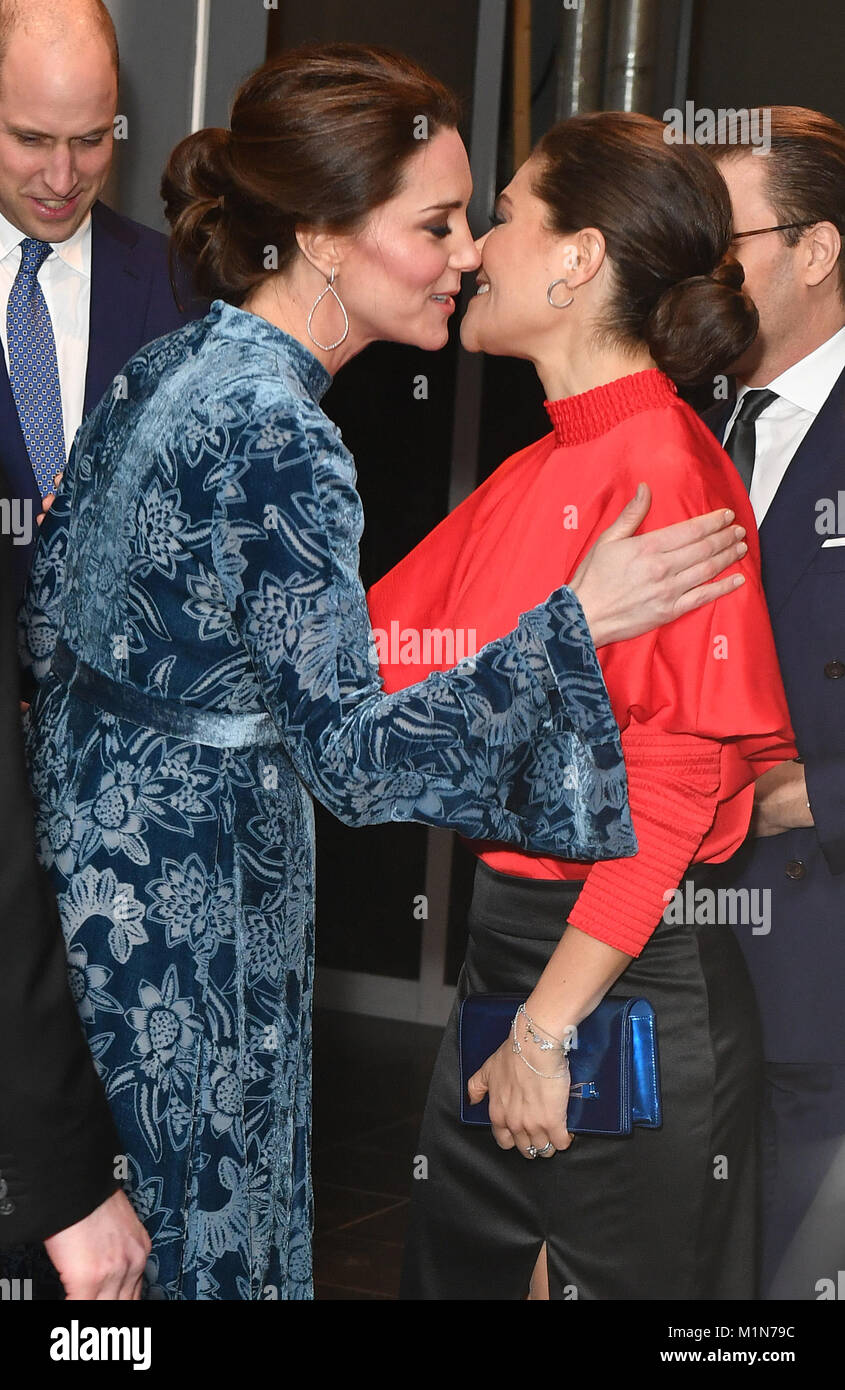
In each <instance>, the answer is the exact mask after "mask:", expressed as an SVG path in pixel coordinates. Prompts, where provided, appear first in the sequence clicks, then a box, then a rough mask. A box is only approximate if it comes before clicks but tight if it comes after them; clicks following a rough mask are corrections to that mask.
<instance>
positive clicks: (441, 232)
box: [426, 227, 452, 240]
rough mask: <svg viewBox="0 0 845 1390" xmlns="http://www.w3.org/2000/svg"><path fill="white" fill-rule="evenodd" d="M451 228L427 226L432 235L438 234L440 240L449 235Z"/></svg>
mask: <svg viewBox="0 0 845 1390" xmlns="http://www.w3.org/2000/svg"><path fill="white" fill-rule="evenodd" d="M451 230H452V228H451V227H426V231H427V232H431V234H432V236H436V237H438V238H439V239H440V240H442V239H443V237H446V236H448V235H449V233H450V232H451Z"/></svg>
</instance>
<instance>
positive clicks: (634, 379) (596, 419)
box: [544, 367, 678, 448]
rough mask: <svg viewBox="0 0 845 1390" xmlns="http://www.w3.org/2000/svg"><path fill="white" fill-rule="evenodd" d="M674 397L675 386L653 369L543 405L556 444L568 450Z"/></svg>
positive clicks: (657, 408) (661, 373)
mask: <svg viewBox="0 0 845 1390" xmlns="http://www.w3.org/2000/svg"><path fill="white" fill-rule="evenodd" d="M677 394H678V391H677V387H676V386H675V383H674V382H673V381H670V380H669V378H668V376H666V375H665V374H664V373H663V372H661V371H658V370H657V368H656V367H650V368H649V369H648V371H645V372H633V373H632V374H631V375H630V376H620V377H618V378H617V380H616V381H609V382H608V383H607V385H606V386H594V387H593V389H592V391H582V392H581V393H580V394H579V395H577V396H564V398H563V400H561V401H545V402H544V404H545V407H546V410H547V411H548V412H549V418H550V420H551V422H552V424H553V425H554V431H555V439H556V440H557V442H558V444H559V445H561V446H563V447H564V448H567V447H570V448H571V447H572V446H573V445H574V444H587V443H589V441H590V440H591V439H597V438H598V437H599V435H602V434H607V432H608V431H609V430H612V429H613V427H614V425H618V424H619V423H620V422H621V421H622V420H627V419H628V418H629V416H631V415H639V414H640V413H641V411H643V410H659V409H660V407H661V406H664V405H669V404H670V402H671V401H673V400H674V399H675V398H676V397H677Z"/></svg>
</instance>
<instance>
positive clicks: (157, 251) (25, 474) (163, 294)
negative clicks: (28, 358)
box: [0, 203, 206, 593]
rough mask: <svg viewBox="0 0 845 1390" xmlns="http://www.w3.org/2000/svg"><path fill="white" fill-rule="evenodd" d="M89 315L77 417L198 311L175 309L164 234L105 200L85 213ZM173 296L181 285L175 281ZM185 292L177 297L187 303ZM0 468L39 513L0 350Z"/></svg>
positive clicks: (25, 559)
mask: <svg viewBox="0 0 845 1390" xmlns="http://www.w3.org/2000/svg"><path fill="white" fill-rule="evenodd" d="M91 238H92V240H91V317H90V337H89V343H88V370H87V373H86V378H85V403H84V414H85V415H87V414H88V412H89V411H90V410H92V409H93V407H94V406H95V405H96V404H97V403H98V401H99V400H100V399H101V398H102V396H103V395H104V393H105V391H106V390H107V389H109V388H110V386H111V383H112V381H113V380H114V378H115V376H117V374H118V373H119V371H120V369H121V368H122V367H123V365H124V364H125V363H126V362H128V361H129V358H130V357H132V356H133V354H134V353H136V352H137V351H138V349H139V348H141V347H143V346H144V344H145V343H149V342H151V341H152V340H153V339H154V338H160V337H162V336H163V335H164V334H165V333H171V332H173V330H174V329H175V328H180V327H181V326H182V324H184V323H185V322H186V321H187V320H188V319H189V318H195V317H197V316H198V315H199V314H202V313H205V308H206V306H205V305H201V304H199V303H198V302H196V301H193V302H191V303H190V304H187V305H186V308H185V310H181V309H180V308H179V307H178V305H177V303H176V300H175V298H174V296H173V292H172V290H171V287H170V274H169V269H168V257H167V238H166V237H165V236H162V234H161V233H160V232H155V231H153V230H152V229H151V228H149V227H144V226H142V225H141V223H140V222H132V221H131V220H130V219H129V218H128V217H121V216H119V215H118V214H117V213H116V212H113V211H112V209H111V208H109V207H107V206H106V204H105V203H95V204H94V207H93V208H92V210H91ZM179 288H180V293H181V292H182V291H183V285H182V282H181V281H180V286H179ZM187 298H188V295H187V293H185V294H184V299H186V300H187ZM0 468H2V470H3V472H4V473H5V475H6V478H7V479H8V483H9V487H10V490H11V493H12V496H13V497H15V498H21V499H22V500H24V501H25V502H26V503H28V505H29V506H30V507H31V508H32V509H33V511H32V516H33V518H34V517H35V516H37V515H38V513H39V512H40V510H41V498H40V495H39V492H38V488H37V486H36V483H35V477H34V474H33V472H32V465H31V464H30V462H29V456H28V454H27V451H26V445H25V443H24V438H23V434H22V432H21V427H20V421H19V419H18V412H17V408H16V406H15V401H14V397H13V395H12V388H11V386H10V384H9V373H8V369H7V366H6V360H5V357H4V355H3V353H2V352H0ZM33 549H34V540H33V543H32V544H31V545H28V546H23V545H21V546H16V547H15V550H14V555H13V568H14V576H15V583H16V587H17V591H18V592H19V593H20V592H21V590H22V589H23V585H24V582H25V580H26V576H27V574H28V572H29V566H30V563H31V561H32V552H33Z"/></svg>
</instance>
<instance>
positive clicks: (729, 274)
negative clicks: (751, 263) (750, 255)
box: [710, 256, 745, 290]
mask: <svg viewBox="0 0 845 1390" xmlns="http://www.w3.org/2000/svg"><path fill="white" fill-rule="evenodd" d="M710 279H711V280H715V281H716V284H717V285H727V287H728V289H730V290H741V289H742V286H743V285H744V283H745V271H744V270H743V268H742V266H741V265H740V263H739V261H738V260H737V259H736V257H735V256H725V258H724V260H721V261H720V262H719V264H718V265H717V266H716V269H715V270H713V271H711V272H710Z"/></svg>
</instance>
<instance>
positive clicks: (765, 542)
mask: <svg viewBox="0 0 845 1390" xmlns="http://www.w3.org/2000/svg"><path fill="white" fill-rule="evenodd" d="M731 409H732V404H731V403H728V404H726V405H725V406H717V407H713V408H711V409H710V410H709V411H707V412H706V414H705V415H704V419H705V420H706V422H707V424H708V425H709V426H710V428H711V429H712V430H713V433H714V434H715V435H716V437H717V439H719V440H720V441H721V439H722V437H723V434H724V430H725V426H726V424H727V422H728V419H729V417H730V412H731ZM824 498H827V499H829V500H830V501H831V502H833V503H837V502H838V501H840V500H841V501H842V503H843V508H840V512H841V511H842V510H843V509H845V372H843V373H842V375H841V376H840V377H839V379H838V381H837V382H836V384H835V386H834V387H833V390H832V391H831V393H830V395H829V397H828V399H827V401H826V402H825V404H824V406H823V408H822V409H821V411H820V412H819V414H818V416H817V418H816V420H815V421H814V423H813V425H812V427H811V428H810V430H809V432H808V433H807V435H806V436H805V438H804V440H803V442H802V444H801V446H800V447H799V449H798V450H797V452H796V454H795V456H794V458H793V459H792V461H791V463H790V465H789V468H788V469H787V471H786V474H785V476H784V478H783V481H782V482H781V485H780V487H779V488H778V491H777V494H776V495H775V498H774V500H773V502H772V504H771V506H770V508H769V510H768V512H767V513H766V515H765V517H764V518H763V522H762V524H761V526H760V550H761V556H762V566H763V588H764V591H765V594H766V598H767V601H768V605H769V612H770V614H771V619H772V628H773V631H774V635H775V643H776V646H777V651H778V657H779V660H780V665H781V670H782V672H783V681H784V686H785V688H786V696H787V700H788V702H789V711H790V714H791V717H792V725H793V728H794V730H795V735H796V740H797V744H798V750H799V754H800V755H801V758H802V760H803V763H804V771H805V773H806V778H807V789H808V796H809V800H810V804H811V807H812V811H813V817H814V820H815V826H814V827H813V828H811V829H807V830H790V831H787V832H786V833H785V834H783V835H773V836H769V837H767V838H765V839H748V840H746V842H745V844H744V845H743V846H742V848H741V849H740V850H739V852H738V853H737V854H736V855H735V856H734V857H733V858H732V859H731V860H730V861H729V862H728V864H726V865H724V866H720V867H719V873H718V875H717V879H718V881H719V882H721V883H724V885H725V886H732V887H745V888H748V889H749V890H753V889H767V890H769V894H768V896H769V901H770V905H771V930H770V931H768V932H766V931H764V930H761V927H760V926H757V927H756V928H755V926H754V925H751V924H749V925H738V926H737V928H736V930H737V933H738V935H739V939H740V942H741V944H742V947H743V950H744V952H745V956H746V959H747V961H748V964H749V967H750V970H751V974H752V978H753V980H754V984H755V987H756V990H757V997H758V999H759V1001H760V1006H761V1012H762V1016H763V1029H764V1037H765V1046H766V1056H767V1058H768V1060H770V1061H774V1062H836V1063H845V545H842V546H830V547H825V548H824V549H823V548H822V541H823V540H825V539H826V535H825V534H820V533H819V531H818V530H817V523H818V522H819V517H820V513H819V510H818V506H817V504H818V503H819V502H820V501H821V499H824ZM842 523H843V524H841V526H840V531H841V533H843V534H845V517H843V518H842ZM763 901H764V900H762V899H758V902H761V903H762V902H763ZM763 925H765V924H763Z"/></svg>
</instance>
